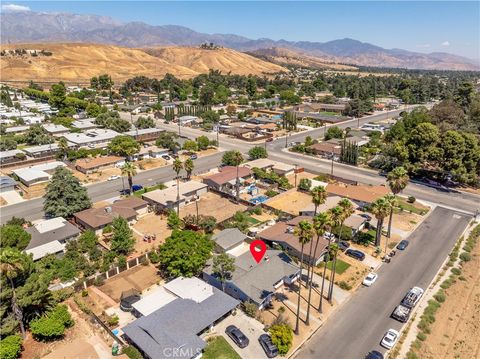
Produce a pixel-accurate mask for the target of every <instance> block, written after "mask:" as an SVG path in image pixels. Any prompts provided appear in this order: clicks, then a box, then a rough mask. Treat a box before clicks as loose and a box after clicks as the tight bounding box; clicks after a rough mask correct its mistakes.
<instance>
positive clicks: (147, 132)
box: [124, 128, 164, 142]
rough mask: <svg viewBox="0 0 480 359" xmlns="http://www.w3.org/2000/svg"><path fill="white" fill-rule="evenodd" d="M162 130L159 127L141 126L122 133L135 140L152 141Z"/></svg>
mask: <svg viewBox="0 0 480 359" xmlns="http://www.w3.org/2000/svg"><path fill="white" fill-rule="evenodd" d="M162 132H164V130H162V129H160V128H142V129H138V128H137V129H135V130H131V131H128V132H125V133H124V135H127V136H132V137H133V138H134V139H135V140H136V141H141V142H146V141H154V140H156V139H157V138H158V136H160V134H161V133H162Z"/></svg>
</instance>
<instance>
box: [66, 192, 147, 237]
mask: <svg viewBox="0 0 480 359" xmlns="http://www.w3.org/2000/svg"><path fill="white" fill-rule="evenodd" d="M147 207H148V203H147V202H145V201H144V200H143V199H140V198H137V197H135V196H131V197H128V198H125V199H121V200H118V201H115V202H113V203H112V204H111V205H109V206H104V207H101V208H89V209H86V210H83V211H80V212H77V213H74V214H73V216H74V218H75V223H77V224H78V225H79V226H81V227H82V228H84V229H91V230H93V231H95V233H97V234H100V233H101V232H102V229H103V228H105V227H106V226H108V225H109V224H111V223H112V221H113V219H114V218H115V217H118V216H120V217H123V218H125V219H126V220H127V221H129V222H131V221H134V220H136V219H137V216H138V215H140V214H143V213H146V211H147Z"/></svg>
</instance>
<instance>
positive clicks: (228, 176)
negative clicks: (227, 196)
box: [203, 166, 252, 192]
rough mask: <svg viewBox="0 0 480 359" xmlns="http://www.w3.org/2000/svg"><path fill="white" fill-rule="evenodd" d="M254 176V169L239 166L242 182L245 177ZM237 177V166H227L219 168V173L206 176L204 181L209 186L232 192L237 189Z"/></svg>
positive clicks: (239, 175)
mask: <svg viewBox="0 0 480 359" xmlns="http://www.w3.org/2000/svg"><path fill="white" fill-rule="evenodd" d="M251 176H252V171H251V170H250V169H249V168H247V167H238V177H239V180H240V183H242V182H244V180H245V179H247V178H250V177H251ZM236 178H237V167H234V166H225V167H223V168H221V169H220V170H219V172H218V173H215V174H213V175H210V176H208V177H205V178H204V179H203V182H204V183H206V184H207V185H208V186H209V187H211V188H213V189H215V190H217V191H221V192H231V191H232V190H234V189H235V183H236Z"/></svg>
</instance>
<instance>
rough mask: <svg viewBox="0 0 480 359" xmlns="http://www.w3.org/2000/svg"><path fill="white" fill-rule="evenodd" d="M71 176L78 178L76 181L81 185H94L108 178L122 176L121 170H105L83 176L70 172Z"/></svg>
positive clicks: (79, 173) (82, 174)
mask: <svg viewBox="0 0 480 359" xmlns="http://www.w3.org/2000/svg"><path fill="white" fill-rule="evenodd" d="M72 173H73V175H74V176H75V177H77V178H78V180H79V181H80V182H82V183H96V182H103V181H106V180H107V179H108V177H110V176H113V175H117V176H120V175H121V174H122V170H121V169H120V168H115V167H112V168H105V169H103V170H101V171H98V172H95V173H90V174H88V175H87V174H85V173H82V172H80V171H72Z"/></svg>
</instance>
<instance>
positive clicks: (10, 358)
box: [0, 335, 22, 359]
mask: <svg viewBox="0 0 480 359" xmlns="http://www.w3.org/2000/svg"><path fill="white" fill-rule="evenodd" d="M21 350H22V338H21V337H20V336H19V335H9V336H8V337H5V338H3V339H2V340H0V358H2V359H16V358H18V355H19V354H20V351H21Z"/></svg>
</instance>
